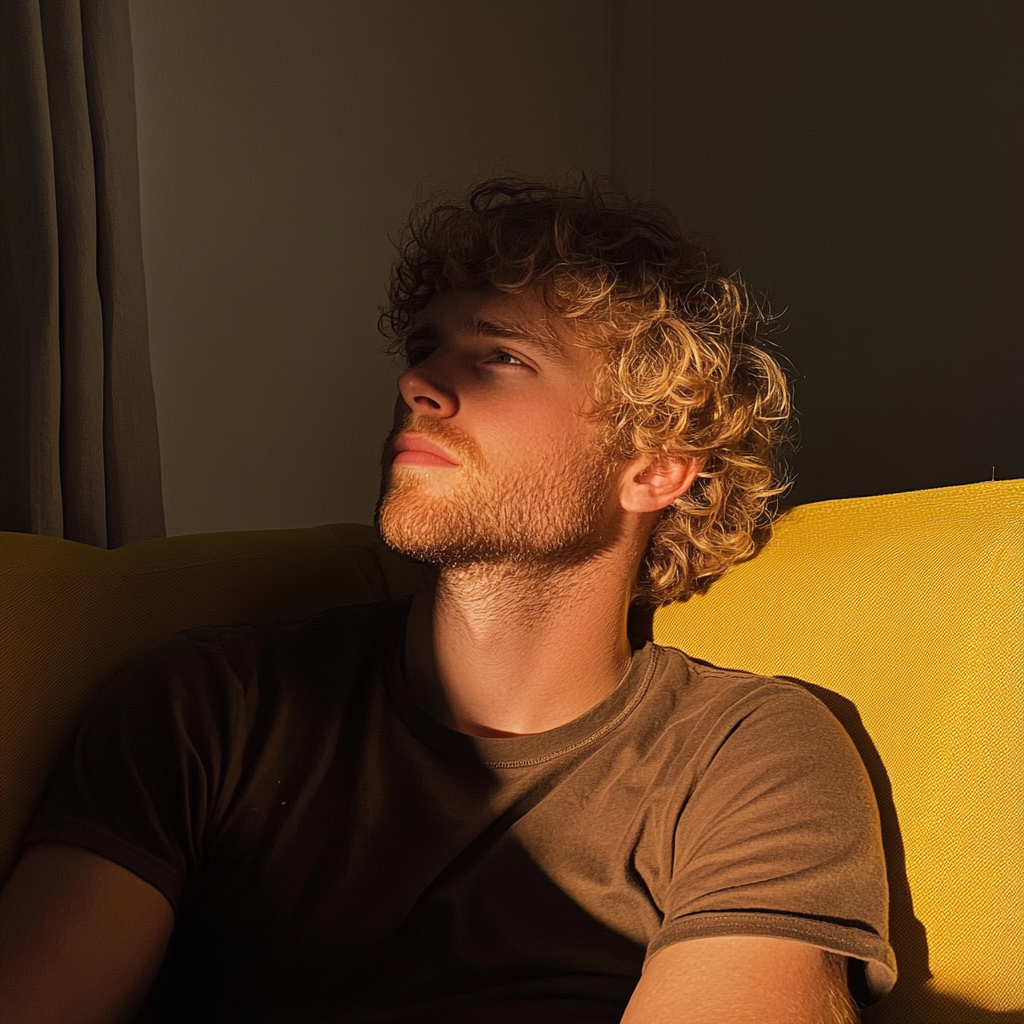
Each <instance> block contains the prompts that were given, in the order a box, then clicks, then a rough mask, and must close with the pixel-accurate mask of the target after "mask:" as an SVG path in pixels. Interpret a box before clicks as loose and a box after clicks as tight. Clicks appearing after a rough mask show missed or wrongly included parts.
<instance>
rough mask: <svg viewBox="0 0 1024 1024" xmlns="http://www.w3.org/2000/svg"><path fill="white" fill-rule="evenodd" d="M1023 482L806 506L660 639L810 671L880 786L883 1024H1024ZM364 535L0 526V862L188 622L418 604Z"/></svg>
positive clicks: (707, 654) (659, 632) (727, 660)
mask: <svg viewBox="0 0 1024 1024" xmlns="http://www.w3.org/2000/svg"><path fill="white" fill-rule="evenodd" d="M1022 509H1024V481H1009V482H999V483H992V484H975V485H971V486H968V487H951V488H942V489H939V490H933V491H919V492H913V493H908V494H895V495H887V496H883V497H878V498H859V499H850V500H845V501H832V502H823V503H820V504H817V505H807V506H803V507H801V508H798V509H794V510H793V511H792V512H790V513H789V514H788V515H787V516H786V517H785V518H784V519H783V521H782V522H781V524H780V525H779V528H778V531H777V534H776V537H775V539H774V540H773V541H772V543H771V545H770V546H769V547H768V548H767V549H766V551H765V552H764V553H763V554H762V555H761V556H759V557H758V558H757V559H755V560H754V561H753V562H750V563H747V564H746V565H743V566H740V567H738V568H737V569H735V570H734V571H733V572H732V573H730V574H729V575H728V576H727V577H725V578H724V579H723V580H721V581H720V582H719V583H717V584H716V585H715V587H713V588H712V590H711V592H710V593H709V594H708V595H707V596H705V597H699V598H694V599H693V600H691V601H689V602H687V603H686V604H683V605H676V606H672V607H671V608H668V609H663V610H662V611H660V612H659V613H658V614H657V616H656V617H655V622H654V635H655V639H657V640H658V641H659V642H660V643H665V644H672V645H676V646H679V647H682V648H683V649H684V650H686V651H687V652H688V653H690V654H692V655H694V656H696V657H700V658H704V659H706V660H709V661H713V662H717V663H719V664H724V665H731V666H736V667H740V668H748V669H753V670H758V671H763V672H768V673H772V674H777V675H784V676H788V677H791V678H796V679H799V680H801V681H803V682H805V683H806V684H807V685H808V686H809V687H810V688H811V689H812V690H813V692H815V693H817V694H818V695H819V696H820V697H822V699H823V700H825V701H826V703H828V704H829V706H830V707H832V709H833V711H834V712H835V713H836V714H837V716H838V717H839V718H840V720H841V721H842V722H843V723H844V725H846V727H847V729H848V730H849V732H850V734H851V735H852V736H853V738H854V741H855V742H856V743H857V745H858V747H859V749H860V751H861V754H862V756H863V758H864V760H865V763H866V764H867V766H868V770H869V772H870V773H871V775H872V779H873V781H874V784H875V790H876V793H877V795H878V801H879V807H880V811H881V815H882V823H883V832H884V835H885V841H886V855H887V861H888V865H889V881H890V890H891V895H892V911H891V931H892V942H893V946H894V948H895V950H896V954H897V958H898V959H899V966H900V980H899V982H898V983H897V987H896V989H895V990H894V992H893V993H892V995H891V996H890V997H889V998H887V999H886V1000H884V1001H883V1002H882V1003H880V1004H878V1006H876V1007H874V1008H872V1009H871V1010H869V1011H868V1013H867V1014H866V1016H865V1020H866V1021H868V1022H891V1024H915V1022H921V1024H986V1022H996V1021H1001V1022H1006V1021H1024V992H1022V988H1024V983H1022V978H1024V771H1022V763H1024V738H1022V711H1024V685H1022V676H1024V667H1022V666H1024V656H1022V651H1024V607H1022V604H1024V599H1022V581H1024V537H1022V527H1021V513H1022ZM417 578H418V568H417V567H416V566H415V565H413V564H411V563H408V562H405V561H403V560H401V559H399V558H397V557H396V556H394V555H393V554H391V553H390V552H389V551H388V550H387V549H386V548H384V547H383V546H382V545H381V544H380V542H379V540H377V538H376V536H375V535H374V533H373V531H372V530H371V529H369V528H368V527H364V526H324V527H318V528H315V529H309V530H287V531H265V532H254V533H225V534H208V535H201V536H194V537H172V538H167V539H163V540H154V541H146V542H144V543H140V544H133V545H129V546H126V547H122V548H119V549H115V550H112V551H105V550H101V549H98V548H93V547H90V546H87V545H81V544H74V543H72V542H70V541H63V540H57V539H54V538H48V537H37V536H31V535H26V534H13V533H7V534H0V872H4V871H5V870H6V868H7V867H9V866H10V861H11V858H12V857H13V856H14V854H15V852H16V846H17V841H18V836H19V834H20V832H21V830H22V828H23V826H24V823H25V821H26V819H27V817H28V816H29V814H30V813H31V811H32V809H33V807H34V806H35V804H36V802H37V800H38V798H39V796H40V793H41V790H42V787H43V786H44V784H45V780H46V776H47V774H48V772H49V770H50V766H51V765H52V763H53V760H54V758H55V756H56V753H57V751H58V750H59V748H60V746H61V745H62V744H63V743H64V741H65V740H66V738H67V737H68V736H69V735H70V733H71V731H72V729H73V728H74V725H75V722H76V721H77V719H78V717H79V715H80V714H81V711H82V709H83V707H84V706H85V704H86V702H87V701H88V700H89V697H90V695H91V694H92V693H93V692H94V690H95V688H96V687H97V686H98V685H99V684H100V683H101V682H102V681H103V679H105V678H106V677H107V676H108V675H109V674H110V673H111V672H112V671H114V670H115V669H116V668H117V667H118V666H119V665H121V664H123V663H125V662H126V661H128V660H129V659H130V658H132V657H133V656H134V655H135V654H137V653H139V652H141V651H142V650H145V649H146V648H148V647H151V646H152V645H154V644H156V643H158V642H159V641H161V640H162V639H164V638H166V637H168V636H170V635H171V634H173V633H174V632H176V631H178V630H182V629H187V628H189V627H191V626H195V625H200V624H204V623H211V622H213V623H216V622H220V623H226V622H241V621H249V622H274V621H286V620H288V619H293V618H299V617H301V616H303V615H307V614H310V613H312V612H315V611H319V610H322V609H325V608H328V607H331V606H333V605H338V604H342V603H351V602H359V601H366V600H373V599H376V598H380V597H385V596H399V595H402V594H408V593H410V592H411V591H412V589H413V587H414V586H415V582H416V580H417Z"/></svg>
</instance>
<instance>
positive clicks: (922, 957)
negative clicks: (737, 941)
mask: <svg viewBox="0 0 1024 1024" xmlns="http://www.w3.org/2000/svg"><path fill="white" fill-rule="evenodd" d="M781 678H783V679H788V680H789V681H790V682H793V683H797V684H799V685H800V686H802V687H803V688H804V689H805V690H807V691H809V692H810V693H812V694H813V695H814V696H815V697H817V698H818V700H820V701H821V702H822V703H823V704H824V705H825V706H826V707H827V708H828V709H829V711H831V712H832V714H833V715H835V716H836V718H838V719H839V721H840V722H841V723H842V725H843V728H844V729H846V731H847V733H849V735H850V738H851V739H852V740H853V742H854V745H855V746H856V748H857V750H858V752H859V753H860V756H861V760H863V762H864V766H865V767H866V768H867V770H868V775H869V776H870V777H871V784H872V786H873V787H874V790H875V799H876V800H877V802H878V814H879V818H880V819H881V823H882V844H883V846H884V848H885V864H886V870H887V873H888V876H889V942H890V944H891V945H892V948H893V951H894V952H895V954H896V964H897V968H898V971H899V977H898V980H897V982H896V986H895V987H894V988H893V990H892V992H890V993H889V995H888V996H886V997H885V999H883V1000H882V1001H881V1002H880V1003H877V1004H876V1005H875V1006H872V1007H869V1008H868V1009H867V1010H865V1011H864V1014H863V1020H864V1024H872V1021H899V1022H900V1024H1024V1010H1007V1011H997V1010H986V1009H985V1008H984V1007H981V1006H976V1005H974V1004H972V1003H969V1002H967V1001H965V1000H962V999H957V998H955V997H953V996H946V995H942V994H940V993H937V992H931V991H929V990H928V989H926V988H925V983H926V982H927V981H928V980H929V979H930V978H931V977H932V973H931V970H930V969H929V967H928V936H927V934H926V932H925V927H924V925H923V924H922V923H921V922H920V921H919V920H918V919H917V916H916V915H915V914H914V904H913V898H912V896H911V893H910V883H909V881H908V880H907V863H906V856H905V853H904V849H903V835H902V833H901V832H900V823H899V819H898V818H897V815H896V805H895V804H894V803H893V798H892V784H891V783H890V781H889V774H888V772H887V771H886V770H885V765H884V764H883V763H882V759H881V757H880V756H879V754H878V751H877V750H876V749H875V745H874V743H873V742H872V741H871V737H870V736H869V735H868V731H867V729H865V728H864V723H863V722H862V721H861V718H860V713H859V712H858V711H857V708H856V706H855V705H854V704H853V702H852V701H850V700H848V699H847V698H846V697H843V696H840V695H839V694H838V693H834V692H833V691H832V690H827V689H825V687H823V686H815V685H814V683H808V682H805V681H804V680H803V679H795V678H794V677H792V676H782V677H781Z"/></svg>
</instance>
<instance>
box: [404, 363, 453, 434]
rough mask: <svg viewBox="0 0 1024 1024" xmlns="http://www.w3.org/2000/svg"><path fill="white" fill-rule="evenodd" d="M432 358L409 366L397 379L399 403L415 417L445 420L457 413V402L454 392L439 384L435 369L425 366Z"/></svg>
mask: <svg viewBox="0 0 1024 1024" xmlns="http://www.w3.org/2000/svg"><path fill="white" fill-rule="evenodd" d="M432 358H433V357H430V358H428V359H425V360H424V361H423V362H422V363H417V364H416V365H415V366H410V367H409V369H408V370H406V371H405V372H404V373H403V374H402V375H401V376H400V377H399V378H398V394H399V403H400V404H403V403H404V404H405V406H406V407H407V408H408V410H409V412H411V413H414V414H415V415H417V416H431V417H433V418H434V419H447V418H448V417H449V416H454V415H455V413H457V412H458V411H459V402H458V399H457V398H456V396H455V393H454V391H452V390H451V388H449V387H446V386H445V385H444V384H443V383H442V382H441V380H440V375H439V374H438V373H437V372H436V368H435V369H432V368H430V367H428V366H427V365H426V364H427V363H428V362H430V361H431V359H432Z"/></svg>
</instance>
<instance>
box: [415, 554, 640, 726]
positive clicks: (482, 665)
mask: <svg viewBox="0 0 1024 1024" xmlns="http://www.w3.org/2000/svg"><path fill="white" fill-rule="evenodd" d="M639 557H640V556H639V553H638V552H637V551H635V550H632V546H630V549H629V550H626V551H622V550H621V549H620V550H619V551H616V550H612V551H606V552H604V553H602V554H601V555H598V556H595V557H594V558H592V559H590V560H588V561H587V562H585V563H583V564H581V565H575V566H569V567H565V566H561V567H558V568H552V567H548V568H546V569H544V568H537V567H527V568H524V567H522V566H516V565H507V564H499V565H494V564H486V565H484V564H474V565H469V566H465V567H460V568H457V569H445V570H442V571H440V572H439V573H438V574H437V575H436V577H434V578H433V579H431V580H429V581H427V582H426V583H425V584H424V585H423V586H422V587H421V588H420V590H419V592H418V593H417V594H416V596H415V598H414V599H413V606H412V610H411V612H410V616H409V625H408V629H407V633H406V644H405V651H404V671H405V677H406V685H408V686H409V688H410V690H411V691H412V695H413V697H414V699H416V700H417V702H418V703H419V704H420V705H421V706H422V707H423V708H424V710H426V711H427V712H429V713H430V714H432V715H433V716H434V717H435V718H437V719H439V720H440V721H442V722H444V723H445V724H447V725H449V726H450V727H452V728H455V729H458V730H459V731H460V732H464V733H469V734H471V735H477V736H509V735H521V734H525V733H536V732H544V731H547V730H548V729H553V728H556V727H557V726H559V725H564V724H565V723H567V722H570V721H572V720H573V719H574V718H577V717H579V715H581V714H583V713H584V712H586V711H588V710H589V709H590V708H591V707H593V706H594V705H595V704H598V703H599V702H600V701H602V700H604V698H605V697H607V696H608V695H609V694H610V693H611V692H612V691H613V690H614V689H615V687H616V686H617V685H618V684H619V683H620V682H621V681H622V679H623V677H624V676H625V674H626V672H627V671H628V668H629V662H630V654H631V652H630V644H629V639H628V636H627V632H626V615H627V611H628V605H629V592H630V586H631V584H632V580H633V579H634V577H635V574H636V570H637V567H638V564H639Z"/></svg>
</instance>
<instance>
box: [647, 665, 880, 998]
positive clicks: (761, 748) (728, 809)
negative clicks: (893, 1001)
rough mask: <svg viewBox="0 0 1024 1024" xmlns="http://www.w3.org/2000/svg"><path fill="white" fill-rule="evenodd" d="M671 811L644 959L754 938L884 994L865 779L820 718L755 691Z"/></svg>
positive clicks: (776, 693) (785, 691) (803, 702)
mask: <svg viewBox="0 0 1024 1024" xmlns="http://www.w3.org/2000/svg"><path fill="white" fill-rule="evenodd" d="M703 761H704V767H703V769H702V771H701V773H700V775H699V777H698V778H697V779H696V781H695V783H694V785H693V788H692V790H691V792H690V793H689V794H688V797H687V800H686V802H685V804H684V806H683V807H682V809H681V813H680V814H679V817H678V821H677V823H676V827H675V829H674V834H673V836H672V839H673V849H672V852H671V855H670V860H671V876H670V881H669V883H668V886H667V893H666V896H665V900H664V904H663V910H664V919H663V925H662V928H661V930H660V931H659V933H658V934H657V936H656V937H655V938H654V940H653V941H652V943H651V944H650V946H649V948H648V958H650V956H652V955H653V954H654V953H656V952H657V951H658V950H660V949H662V948H664V947H665V946H667V945H671V944H673V943H675V942H679V941H681V940H684V939H691V938H698V937H711V936H721V935H765V936H774V937H778V938H787V939H795V940H798V941H803V942H809V943H811V944H813V945H817V946H820V947H822V948H824V949H828V950H831V951H834V952H837V953H842V954H845V955H847V956H850V957H853V958H855V959H856V960H860V961H863V962H864V964H865V980H866V982H867V986H868V990H869V992H870V994H871V996H872V997H874V998H879V997H880V996H881V995H883V994H885V993H886V992H888V991H889V989H891V988H892V985H893V984H894V982H895V979H896V963H895V958H894V956H893V954H892V950H891V948H890V947H889V944H888V941H887V931H888V887H887V883H886V876H885V861H884V855H883V851H882V839H881V829H880V826H879V819H878V810H877V806H876V804H875V799H874V793H873V790H872V787H871V782H870V779H869V778H868V775H867V771H866V770H865V768H864V765H863V763H862V761H861V759H860V756H859V754H858V753H857V750H856V748H855V747H854V745H853V742H852V741H851V739H850V738H849V736H848V735H847V733H846V731H845V730H844V729H843V727H842V726H841V725H840V724H839V722H838V721H837V720H836V719H835V718H834V717H833V716H832V714H831V712H830V711H828V709H827V708H826V707H825V706H824V705H823V704H822V703H821V702H820V701H818V700H817V699H816V698H815V697H813V696H812V695H811V694H809V693H807V692H806V691H805V690H803V689H802V688H800V687H797V686H796V685H795V684H786V683H776V682H773V681H772V682H769V681H767V680H766V681H765V683H764V685H763V686H761V687H759V688H756V689H755V690H754V691H752V692H750V693H748V694H746V695H745V696H744V697H743V698H742V699H741V700H740V701H739V702H738V703H737V704H735V705H733V706H732V707H731V708H730V709H729V712H728V714H725V715H723V716H722V718H721V720H720V721H719V722H718V723H717V725H716V728H713V729H712V730H711V733H710V742H709V745H708V749H707V750H706V751H704V754H703Z"/></svg>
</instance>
